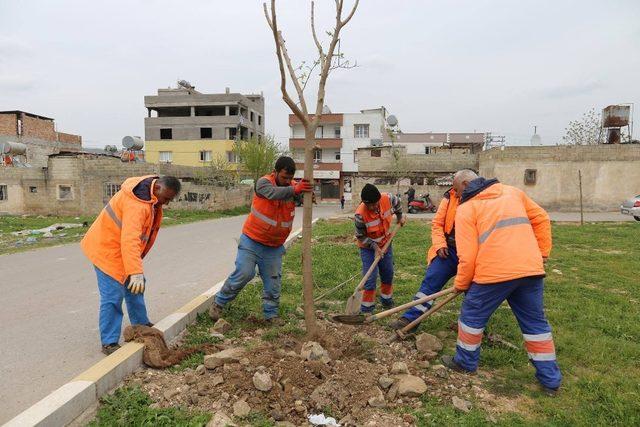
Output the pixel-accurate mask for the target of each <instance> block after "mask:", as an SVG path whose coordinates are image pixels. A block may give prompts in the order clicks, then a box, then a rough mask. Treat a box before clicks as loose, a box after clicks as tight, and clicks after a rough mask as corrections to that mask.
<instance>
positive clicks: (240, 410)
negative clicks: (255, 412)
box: [233, 400, 251, 418]
mask: <svg viewBox="0 0 640 427" xmlns="http://www.w3.org/2000/svg"><path fill="white" fill-rule="evenodd" d="M249 412H251V406H249V404H248V403H247V402H246V401H244V400H238V401H237V402H236V403H234V404H233V415H235V416H236V417H240V418H242V417H246V416H247V415H249Z"/></svg>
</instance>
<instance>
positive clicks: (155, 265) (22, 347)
mask: <svg viewBox="0 0 640 427" xmlns="http://www.w3.org/2000/svg"><path fill="white" fill-rule="evenodd" d="M297 211H298V212H297V215H296V222H295V225H294V229H297V228H298V227H300V225H301V220H302V210H301V208H298V209H297ZM338 211H339V208H338V209H337V208H336V207H335V206H320V207H317V208H316V209H314V216H316V217H326V216H331V215H333V214H336V213H337V212H338ZM244 218H245V217H244V216H240V217H233V218H224V219H217V220H211V221H203V222H197V223H192V224H186V225H181V226H175V227H168V228H165V229H163V230H161V231H160V234H159V236H158V240H157V242H156V245H155V246H154V248H153V250H152V251H151V253H150V254H149V256H148V257H147V258H146V259H145V267H146V268H145V271H146V274H147V279H148V283H149V285H148V291H147V292H148V293H147V295H146V301H147V308H148V310H149V317H150V318H151V320H152V321H154V320H155V321H158V320H160V319H162V318H163V317H165V316H167V315H168V314H170V313H172V312H173V311H174V310H175V309H177V308H179V307H181V306H182V305H183V304H185V303H187V302H188V301H190V300H191V299H193V298H194V297H195V296H197V295H199V294H200V293H202V292H203V291H205V290H207V289H209V288H210V287H211V286H213V285H214V284H215V283H217V282H218V281H220V280H223V279H224V278H225V277H226V276H227V275H228V274H229V273H230V272H231V269H232V268H233V261H234V260H235V256H236V240H235V239H236V238H237V237H238V236H239V234H240V230H241V228H242V223H243V221H244ZM0 271H1V272H2V280H1V281H0V294H1V295H2V310H1V311H0V325H1V327H0V378H1V379H2V380H1V382H2V385H1V387H0V424H2V423H4V422H6V421H8V420H9V419H11V418H12V417H13V416H15V415H16V414H18V413H20V412H21V411H22V410H24V409H26V408H27V407H29V406H30V405H32V404H33V403H35V402H37V401H38V400H40V399H41V398H42V397H44V396H46V395H47V394H49V393H50V392H51V391H53V390H55V389H56V388H58V387H60V386H61V385H62V384H64V383H65V382H67V381H69V380H70V379H71V378H73V377H74V376H75V375H77V374H79V373H80V372H82V371H84V370H85V369H87V368H88V367H90V366H91V365H92V364H94V363H95V362H97V361H98V360H100V359H101V358H102V357H104V356H103V355H102V353H101V352H100V341H99V335H98V329H97V320H98V292H97V286H96V277H95V273H94V272H93V269H92V267H91V265H90V264H89V262H88V261H87V260H86V258H84V256H83V255H82V253H81V251H80V247H79V245H78V244H70V245H65V246H58V247H51V248H43V249H38V250H33V251H29V252H22V253H17V254H12V255H4V256H0Z"/></svg>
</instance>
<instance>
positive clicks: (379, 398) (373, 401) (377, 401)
mask: <svg viewBox="0 0 640 427" xmlns="http://www.w3.org/2000/svg"><path fill="white" fill-rule="evenodd" d="M373 389H374V391H373V396H371V397H370V398H369V400H367V403H368V404H369V406H371V407H373V408H384V407H385V406H387V402H386V401H385V400H384V394H383V393H382V390H380V389H379V388H378V387H374V388H373Z"/></svg>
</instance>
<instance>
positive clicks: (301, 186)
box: [293, 179, 313, 196]
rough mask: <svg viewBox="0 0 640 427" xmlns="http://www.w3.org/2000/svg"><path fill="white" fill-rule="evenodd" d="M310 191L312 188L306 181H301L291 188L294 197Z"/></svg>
mask: <svg viewBox="0 0 640 427" xmlns="http://www.w3.org/2000/svg"><path fill="white" fill-rule="evenodd" d="M312 189H313V188H312V187H311V184H309V181H307V180H306V179H301V180H300V181H298V182H297V183H296V185H294V186H293V192H294V193H295V194H296V196H299V195H300V193H302V192H309V191H311V190H312Z"/></svg>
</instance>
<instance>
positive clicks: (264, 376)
mask: <svg viewBox="0 0 640 427" xmlns="http://www.w3.org/2000/svg"><path fill="white" fill-rule="evenodd" d="M253 385H254V386H255V387H256V388H257V389H258V390H260V391H269V390H271V388H272V387H273V381H271V375H269V373H268V372H256V373H255V374H253Z"/></svg>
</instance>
